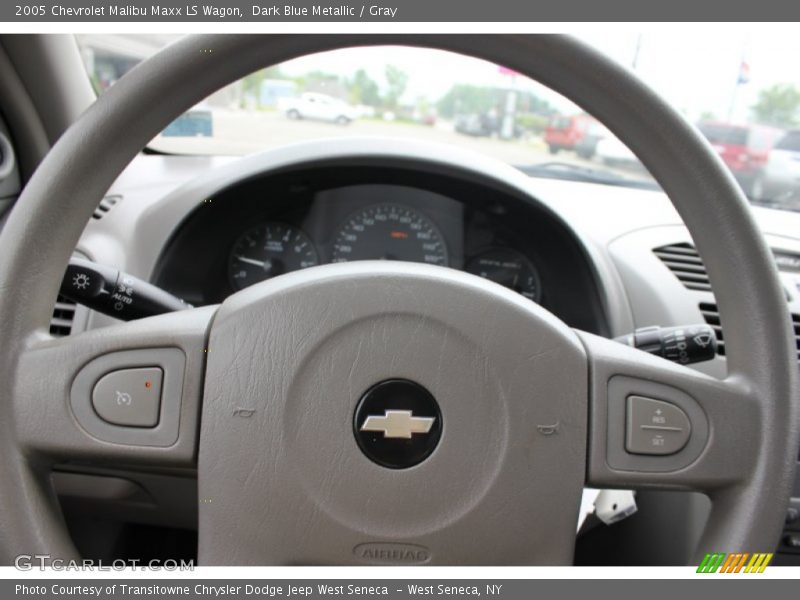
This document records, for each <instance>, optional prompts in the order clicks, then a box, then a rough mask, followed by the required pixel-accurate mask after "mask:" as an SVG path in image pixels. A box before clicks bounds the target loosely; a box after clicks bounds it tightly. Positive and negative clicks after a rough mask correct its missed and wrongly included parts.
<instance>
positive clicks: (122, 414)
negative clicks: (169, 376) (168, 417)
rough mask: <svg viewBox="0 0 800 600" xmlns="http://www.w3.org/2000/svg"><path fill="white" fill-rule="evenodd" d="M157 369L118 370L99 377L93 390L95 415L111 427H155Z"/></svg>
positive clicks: (158, 401)
mask: <svg viewBox="0 0 800 600" xmlns="http://www.w3.org/2000/svg"><path fill="white" fill-rule="evenodd" d="M163 376H164V373H163V371H162V370H161V369H160V368H159V367H143V368H137V369H120V370H118V371H112V372H111V373H107V374H106V375H104V376H103V377H101V378H100V379H99V380H98V382H97V383H96V384H95V386H94V390H93V391H92V406H94V410H95V412H97V414H98V416H99V417H100V418H101V419H103V420H104V421H106V422H107V423H112V424H113V425H122V426H124V427H155V426H156V425H157V424H158V415H159V411H160V409H161V381H162V379H163Z"/></svg>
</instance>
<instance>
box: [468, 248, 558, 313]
mask: <svg viewBox="0 0 800 600" xmlns="http://www.w3.org/2000/svg"><path fill="white" fill-rule="evenodd" d="M466 270H467V272H469V273H472V274H473V275H478V276H479V277H483V278H485V279H491V280H492V281H494V282H495V283H499V284H500V285H503V286H505V287H507V288H509V289H512V290H514V291H515V292H517V293H519V294H522V295H523V296H525V297H526V298H528V299H529V300H533V301H534V302H539V300H540V299H541V296H542V289H541V284H540V282H539V274H538V273H537V271H536V269H535V268H534V266H533V264H532V263H531V261H529V260H528V259H527V258H526V257H525V255H524V254H522V253H520V252H517V251H516V250H512V249H511V248H492V249H491V250H486V251H485V252H482V253H481V254H478V255H477V256H475V257H474V258H473V259H472V260H470V261H469V263H468V264H467V269H466Z"/></svg>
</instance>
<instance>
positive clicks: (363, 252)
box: [333, 204, 448, 266]
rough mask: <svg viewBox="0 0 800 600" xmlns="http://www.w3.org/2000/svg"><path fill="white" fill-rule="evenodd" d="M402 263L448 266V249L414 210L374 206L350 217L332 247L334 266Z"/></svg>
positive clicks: (398, 206) (430, 223) (434, 229)
mask: <svg viewBox="0 0 800 600" xmlns="http://www.w3.org/2000/svg"><path fill="white" fill-rule="evenodd" d="M380 259H383V260H405V261H410V262H421V263H429V264H432V265H440V266H447V265H448V258H447V246H446V245H445V241H444V238H443V237H442V234H441V233H439V230H438V229H437V228H436V225H434V224H433V222H432V221H431V220H430V219H428V217H426V216H425V215H423V214H422V213H420V212H419V211H417V210H414V209H413V208H409V207H407V206H402V205H400V204H376V205H374V206H369V207H367V208H364V209H362V210H360V211H358V212H357V213H355V214H353V215H351V216H350V217H349V218H348V219H347V221H345V223H344V225H342V226H341V228H340V229H339V232H338V233H337V235H336V237H335V239H334V244H333V262H348V261H351V260H380Z"/></svg>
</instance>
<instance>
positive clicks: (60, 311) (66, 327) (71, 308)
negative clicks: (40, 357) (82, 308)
mask: <svg viewBox="0 0 800 600" xmlns="http://www.w3.org/2000/svg"><path fill="white" fill-rule="evenodd" d="M75 307H76V304H75V303H74V302H73V301H72V300H68V299H67V298H64V297H63V296H61V295H59V296H58V298H57V299H56V306H55V308H54V309H53V317H52V318H51V319H50V335H53V336H55V337H65V336H67V335H69V334H70V332H71V331H72V322H73V321H74V320H75Z"/></svg>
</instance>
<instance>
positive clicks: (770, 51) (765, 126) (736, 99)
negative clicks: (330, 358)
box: [77, 32, 800, 210]
mask: <svg viewBox="0 0 800 600" xmlns="http://www.w3.org/2000/svg"><path fill="white" fill-rule="evenodd" d="M176 37H177V36H169V35H132V34H131V35H81V36H77V38H78V42H79V44H80V46H81V52H82V55H83V58H84V63H85V65H86V68H87V73H88V74H89V77H90V79H91V81H92V84H93V86H94V88H95V90H96V91H97V92H98V93H102V92H103V91H104V90H105V89H107V88H108V87H110V86H111V85H113V84H114V82H115V81H117V80H118V79H119V78H120V77H121V76H122V75H124V73H125V72H127V71H128V70H130V69H131V68H132V67H133V66H135V65H136V64H137V63H138V62H140V61H141V60H143V59H144V58H146V57H148V56H150V55H151V54H153V53H155V52H157V51H158V50H159V49H161V48H162V47H164V46H165V45H166V44H168V43H170V42H172V41H174V40H175V39H176ZM586 37H587V41H588V42H589V43H591V44H592V45H594V46H596V47H598V48H599V49H600V50H602V51H604V52H606V53H607V54H609V55H610V56H611V57H612V58H614V59H615V60H617V61H618V62H620V63H622V64H624V65H626V66H627V67H628V68H630V69H632V70H633V71H635V72H636V73H637V74H638V75H639V76H640V77H641V78H642V79H644V80H645V82H647V83H648V84H649V85H651V86H652V87H653V88H654V89H655V90H656V91H657V92H658V93H660V94H661V95H662V96H663V97H665V98H666V99H667V101H669V102H670V103H672V104H673V106H675V107H676V108H677V109H678V110H679V111H680V112H682V113H683V114H684V116H685V117H686V118H687V119H688V120H689V121H691V122H692V123H694V124H696V125H697V127H698V129H699V131H700V132H701V133H702V134H703V135H704V136H705V137H706V139H707V140H708V141H709V143H710V144H711V146H712V148H713V149H714V150H715V151H716V152H717V153H718V154H719V156H720V158H721V159H722V161H723V162H724V163H725V164H726V166H727V167H728V168H729V169H730V171H731V173H732V174H733V176H734V177H735V178H736V180H737V181H738V182H739V184H740V185H741V186H742V189H743V190H744V192H745V193H746V194H747V196H748V197H749V198H750V199H751V201H752V202H754V203H757V204H760V205H764V206H770V207H774V208H781V209H788V210H800V144H799V143H798V140H800V77H798V76H797V75H796V74H795V73H794V72H793V71H792V70H791V69H788V68H786V64H787V57H788V56H789V54H787V52H789V51H791V50H792V47H794V46H796V50H797V51H800V41H795V40H779V39H774V38H775V36H771V37H769V36H761V37H755V36H752V35H748V34H746V33H742V32H737V33H736V34H735V35H733V34H732V35H727V36H714V39H713V42H712V41H711V40H709V39H708V37H707V36H703V35H701V34H699V33H698V34H697V35H692V34H689V33H687V35H686V37H685V38H683V39H682V40H681V43H680V44H677V43H676V40H675V39H674V36H666V35H658V34H635V33H631V34H629V35H625V34H622V35H620V34H615V36H614V37H613V38H610V37H609V38H606V37H603V36H602V35H601V34H597V35H594V36H586ZM709 46H712V47H713V48H712V49H711V50H710V49H709ZM344 136H348V137H349V136H389V137H403V138H413V139H418V140H428V141H432V142H439V143H445V144H453V145H457V146H459V147H462V148H467V149H472V150H475V151H478V152H482V153H484V154H488V155H490V156H493V157H495V158H498V159H500V160H503V161H505V162H507V163H510V164H512V165H514V166H518V167H523V168H524V170H525V172H526V173H529V174H531V175H533V176H543V177H547V176H558V177H560V178H574V179H581V180H588V181H599V182H602V183H609V184H618V185H629V184H634V183H635V184H641V183H645V184H646V183H648V182H649V183H653V182H652V178H651V177H650V175H649V174H648V172H647V171H646V169H645V168H644V167H643V166H642V165H641V163H640V162H639V161H638V159H637V158H636V157H635V156H634V155H633V153H632V152H631V151H630V150H629V149H628V148H627V147H626V146H625V145H624V144H622V143H621V142H620V141H619V140H618V139H617V138H616V137H615V136H614V135H613V134H611V132H610V131H608V130H607V129H606V128H605V127H603V125H602V124H601V123H599V122H598V121H596V120H595V119H594V118H592V117H591V116H590V115H587V114H585V113H583V112H582V111H581V110H580V109H579V108H578V107H576V106H575V105H573V104H572V103H571V102H569V101H567V100H566V99H564V98H563V97H561V96H559V95H558V94H555V93H554V92H552V91H551V90H549V89H548V88H546V87H544V86H541V85H539V84H537V83H536V82H533V81H531V80H529V79H527V78H525V77H522V76H521V75H519V74H517V73H515V72H513V71H511V70H509V69H506V68H504V67H502V66H498V65H493V64H490V63H487V62H485V61H480V60H476V59H472V58H469V57H464V56H459V55H455V54H452V53H447V52H441V51H436V50H430V49H419V48H401V47H379V48H353V49H345V50H339V51H334V52H327V53H322V54H317V55H312V56H308V57H303V58H300V59H296V60H293V61H288V62H286V63H283V64H280V65H276V66H273V67H269V68H266V69H263V70H261V71H258V72H255V73H252V74H251V75H249V76H247V77H245V78H243V79H242V80H240V81H238V82H236V83H235V84H233V85H230V86H228V87H226V88H224V89H222V90H220V91H219V92H217V93H215V94H214V95H212V96H211V97H209V98H207V99H206V100H204V101H203V102H201V103H200V104H198V105H197V106H195V107H193V108H192V109H191V110H189V111H188V112H187V113H186V114H184V115H182V116H181V117H180V118H179V119H177V120H176V121H175V122H173V123H172V124H170V125H169V126H168V127H167V128H166V129H165V130H164V131H163V132H162V133H161V134H160V135H159V136H157V137H156V138H155V139H154V140H153V141H152V143H151V144H150V147H151V149H153V150H156V151H161V152H167V153H179V154H233V155H243V154H249V153H253V152H258V151H262V150H265V149H269V148H274V147H279V146H282V145H285V144H288V143H293V142H298V141H304V140H312V139H320V138H337V137H344Z"/></svg>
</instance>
